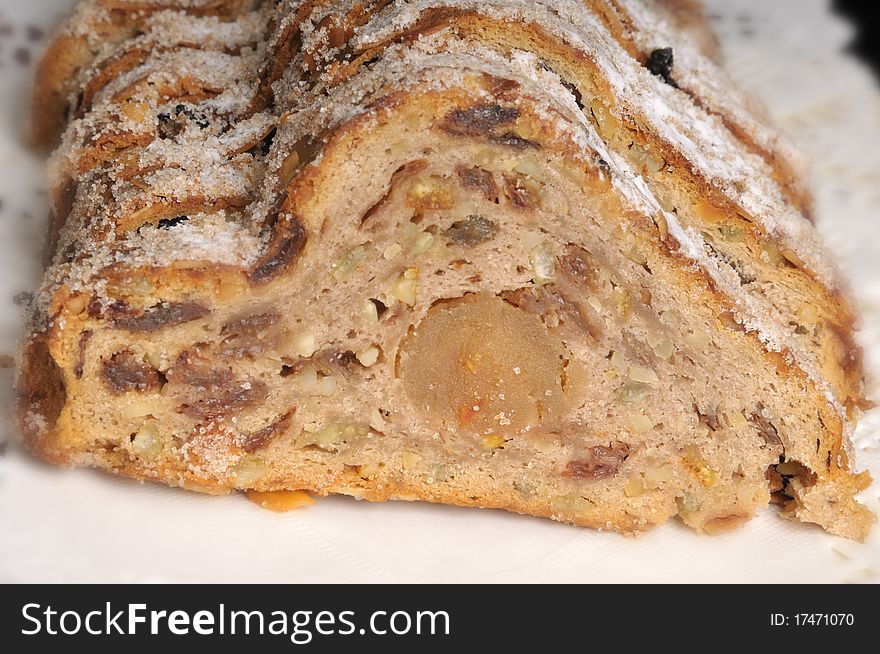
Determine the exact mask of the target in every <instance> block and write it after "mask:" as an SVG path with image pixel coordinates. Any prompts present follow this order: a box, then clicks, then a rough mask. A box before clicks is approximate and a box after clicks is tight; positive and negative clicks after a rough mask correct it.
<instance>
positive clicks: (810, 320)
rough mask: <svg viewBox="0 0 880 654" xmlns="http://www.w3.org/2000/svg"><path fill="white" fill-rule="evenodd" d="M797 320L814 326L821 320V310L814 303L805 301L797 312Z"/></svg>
mask: <svg viewBox="0 0 880 654" xmlns="http://www.w3.org/2000/svg"><path fill="white" fill-rule="evenodd" d="M795 316H796V317H797V321H798V322H799V323H800V324H802V325H809V326H811V327H812V326H813V325H816V324H817V323H818V322H819V310H818V309H817V308H816V306H815V305H814V304H811V303H808V302H804V303H802V304H801V305H800V306H799V307H798V309H797V311H796V312H795Z"/></svg>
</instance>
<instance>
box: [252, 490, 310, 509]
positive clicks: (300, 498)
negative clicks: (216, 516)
mask: <svg viewBox="0 0 880 654" xmlns="http://www.w3.org/2000/svg"><path fill="white" fill-rule="evenodd" d="M245 495H247V498H248V499H249V500H250V501H251V502H253V503H254V504H257V505H259V506H261V507H263V508H264V509H268V510H269V511H275V512H276V513H286V512H287V511H293V510H294V509H301V508H303V507H306V506H310V505H312V504H314V503H315V500H314V499H312V497H310V496H309V495H307V494H306V493H305V492H304V491H301V490H279V491H255V490H249V491H245Z"/></svg>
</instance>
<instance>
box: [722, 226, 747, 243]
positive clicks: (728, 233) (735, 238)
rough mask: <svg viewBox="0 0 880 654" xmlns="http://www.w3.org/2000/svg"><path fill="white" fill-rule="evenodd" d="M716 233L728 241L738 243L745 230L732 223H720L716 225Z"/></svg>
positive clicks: (742, 237)
mask: <svg viewBox="0 0 880 654" xmlns="http://www.w3.org/2000/svg"><path fill="white" fill-rule="evenodd" d="M718 233H719V234H721V238H722V239H723V240H725V241H727V242H728V243H740V242H741V241H742V240H743V239H744V238H745V230H743V228H742V227H740V226H739V225H735V224H733V223H721V224H720V225H718Z"/></svg>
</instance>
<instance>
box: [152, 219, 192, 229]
mask: <svg viewBox="0 0 880 654" xmlns="http://www.w3.org/2000/svg"><path fill="white" fill-rule="evenodd" d="M188 220H189V216H175V217H174V218H163V219H162V220H160V221H159V223H158V225H156V226H157V227H158V228H159V229H171V228H172V227H177V226H178V225H182V224H183V223H185V222H186V221H188Z"/></svg>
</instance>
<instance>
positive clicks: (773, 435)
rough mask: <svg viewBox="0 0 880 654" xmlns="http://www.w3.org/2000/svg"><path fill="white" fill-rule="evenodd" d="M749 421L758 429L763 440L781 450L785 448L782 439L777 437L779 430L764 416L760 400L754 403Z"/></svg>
mask: <svg viewBox="0 0 880 654" xmlns="http://www.w3.org/2000/svg"><path fill="white" fill-rule="evenodd" d="M749 422H751V423H752V424H753V425H754V426H755V429H757V430H758V435H759V436H760V437H761V438H763V439H764V442H765V443H767V445H769V446H771V447H781V448H782V449H783V451H785V448H784V447H783V445H782V439H781V438H779V431H778V430H777V429H776V427H775V426H774V425H773V423H772V422H770V421H769V420H768V419H767V418H765V417H764V405H763V404H762V403H761V402H758V403H757V404H756V405H755V410H754V411H752V414H751V415H750V416H749Z"/></svg>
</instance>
